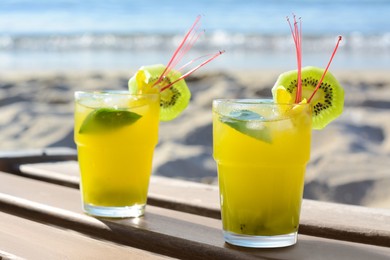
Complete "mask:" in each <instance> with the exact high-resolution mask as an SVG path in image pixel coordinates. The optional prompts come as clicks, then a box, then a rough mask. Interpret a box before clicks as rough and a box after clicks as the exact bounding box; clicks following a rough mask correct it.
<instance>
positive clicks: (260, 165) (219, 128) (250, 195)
mask: <svg viewBox="0 0 390 260" xmlns="http://www.w3.org/2000/svg"><path fill="white" fill-rule="evenodd" d="M311 120H312V117H311V109H310V105H309V104H275V103H274V102H273V101H272V100H256V99H242V100H229V99H218V100H214V101H213V151H214V152H213V156H214V159H215V161H216V163H217V167H218V181H219V189H220V203H221V214H222V223H223V233H224V238H225V241H226V242H228V243H230V244H233V245H238V246H245V247H283V246H289V245H293V244H295V243H296V241H297V231H298V225H299V215H300V208H301V201H302V195H303V186H304V175H305V168H306V164H307V163H308V161H309V157H310V141H311V130H312V125H311Z"/></svg>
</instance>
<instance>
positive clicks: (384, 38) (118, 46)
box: [0, 31, 390, 52]
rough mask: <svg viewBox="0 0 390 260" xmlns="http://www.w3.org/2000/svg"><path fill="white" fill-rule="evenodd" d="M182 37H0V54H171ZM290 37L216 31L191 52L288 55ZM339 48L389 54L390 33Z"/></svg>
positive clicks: (306, 44)
mask: <svg viewBox="0 0 390 260" xmlns="http://www.w3.org/2000/svg"><path fill="white" fill-rule="evenodd" d="M181 39H182V35H175V34H112V33H107V34H51V35H0V51H2V52H8V51H31V52H34V51H40V52H41V51H47V52H57V51H60V52H67V51H80V50H81V51H86V50H87V51H99V50H109V51H145V50H151V51H171V50H172V49H175V48H176V46H178V44H179V42H180V41H181ZM336 40H337V35H324V36H318V35H306V36H304V37H303V46H302V48H303V49H304V50H305V52H321V51H329V50H330V49H332V48H333V46H334V45H335V43H336ZM292 45H293V41H292V39H291V36H290V35H267V34H244V33H228V32H225V31H215V32H213V33H207V34H206V35H204V36H203V37H202V38H201V39H199V40H198V42H197V43H196V44H195V46H194V49H195V50H199V51H205V50H206V51H211V50H214V51H216V50H221V49H226V50H229V51H244V52H247V51H257V52H259V51H260V52H262V51H263V52H269V51H273V52H290V51H291V48H292ZM341 47H342V48H343V49H344V50H346V51H351V52H361V51H364V52H367V51H369V52H390V32H389V33H383V34H376V35H365V34H361V33H351V34H348V35H344V36H343V41H342V43H341Z"/></svg>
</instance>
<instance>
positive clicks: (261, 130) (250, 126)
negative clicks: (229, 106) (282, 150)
mask: <svg viewBox="0 0 390 260" xmlns="http://www.w3.org/2000/svg"><path fill="white" fill-rule="evenodd" d="M263 119H264V117H262V116H261V115H259V114H257V113H255V112H253V111H250V110H239V111H232V112H230V114H229V116H221V118H220V120H221V122H222V123H224V124H226V125H228V126H230V127H231V128H234V129H235V130H237V131H239V132H240V133H243V134H245V135H247V136H250V137H253V138H255V139H257V140H261V141H264V142H267V143H272V137H271V131H270V130H269V128H268V127H266V126H264V124H263V123H262V122H261V120H263Z"/></svg>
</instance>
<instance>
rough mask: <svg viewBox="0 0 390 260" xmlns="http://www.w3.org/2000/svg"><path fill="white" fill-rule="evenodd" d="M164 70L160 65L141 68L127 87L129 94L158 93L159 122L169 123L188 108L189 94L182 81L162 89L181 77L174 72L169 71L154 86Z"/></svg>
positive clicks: (178, 73)
mask: <svg viewBox="0 0 390 260" xmlns="http://www.w3.org/2000/svg"><path fill="white" fill-rule="evenodd" d="M164 70H165V66H164V65H162V64H157V65H151V66H143V67H141V68H140V69H139V70H138V71H137V73H136V74H135V75H134V76H133V77H132V78H130V80H129V84H128V85H129V91H130V92H131V93H136V94H142V93H158V92H160V120H161V121H170V120H172V119H174V118H176V117H177V116H179V115H180V114H181V112H182V111H183V110H184V109H185V108H186V107H187V106H188V103H189V102H190V98H191V92H190V90H189V88H188V86H187V84H186V82H185V81H184V79H182V80H179V81H178V82H176V83H175V84H173V85H172V86H170V87H169V88H166V89H163V88H164V87H165V86H168V85H169V84H170V83H171V82H174V81H175V80H177V79H178V78H179V77H180V76H181V73H180V72H178V71H175V70H170V71H169V73H168V74H167V76H165V77H164V78H163V79H162V81H161V82H159V83H158V84H157V85H155V82H156V81H157V80H158V79H159V78H160V75H161V74H162V73H163V72H164ZM162 89H163V90H162ZM161 90H162V91H161Z"/></svg>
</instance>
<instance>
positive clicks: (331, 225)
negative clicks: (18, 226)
mask: <svg viewBox="0 0 390 260" xmlns="http://www.w3.org/2000/svg"><path fill="white" fill-rule="evenodd" d="M20 171H21V172H23V173H24V174H26V175H31V176H35V177H37V178H38V177H40V178H42V179H57V178H61V180H62V181H64V182H69V183H72V185H69V186H73V187H78V183H79V168H78V165H77V162H76V161H68V162H56V163H39V164H24V165H21V166H20ZM59 176H60V177H59ZM178 194H180V196H178ZM148 203H149V204H150V205H154V206H159V207H165V208H169V209H174V210H179V211H184V212H188V213H194V214H198V215H202V216H207V217H213V218H220V208H219V195H218V188H217V187H216V186H211V185H205V184H200V183H193V182H188V181H182V180H175V179H170V178H164V177H159V176H152V178H151V183H150V188H149V198H148ZM299 232H300V233H302V234H306V235H313V236H321V237H327V238H333V239H341V240H346V241H353V242H359V243H367V244H373V245H381V246H390V210H387V209H373V208H366V207H360V206H351V205H344V204H336V203H327V202H319V201H312V200H303V205H302V213H301V224H300V229H299Z"/></svg>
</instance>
